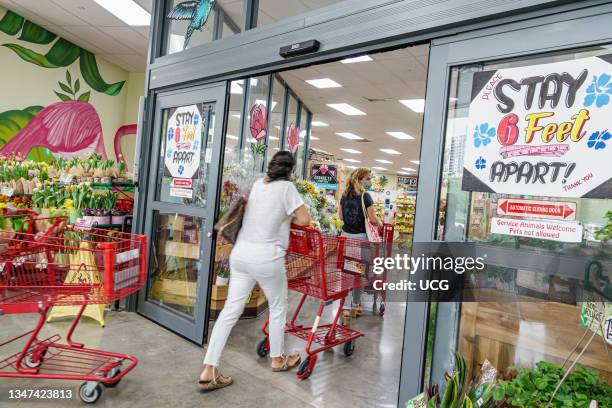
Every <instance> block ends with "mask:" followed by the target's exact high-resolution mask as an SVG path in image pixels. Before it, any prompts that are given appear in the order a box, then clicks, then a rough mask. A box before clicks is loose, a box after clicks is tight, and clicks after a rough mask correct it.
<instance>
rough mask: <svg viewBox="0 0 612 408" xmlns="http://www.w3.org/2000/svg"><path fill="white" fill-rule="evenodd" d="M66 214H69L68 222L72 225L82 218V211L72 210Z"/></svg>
mask: <svg viewBox="0 0 612 408" xmlns="http://www.w3.org/2000/svg"><path fill="white" fill-rule="evenodd" d="M66 212H67V213H68V222H69V223H70V224H74V223H75V222H76V220H77V219H79V218H81V210H77V209H74V208H72V209H69V210H66Z"/></svg>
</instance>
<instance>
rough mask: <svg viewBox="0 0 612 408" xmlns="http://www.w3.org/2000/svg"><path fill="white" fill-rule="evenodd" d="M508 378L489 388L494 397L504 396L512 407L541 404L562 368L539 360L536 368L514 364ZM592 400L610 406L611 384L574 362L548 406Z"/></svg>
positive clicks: (562, 406)
mask: <svg viewBox="0 0 612 408" xmlns="http://www.w3.org/2000/svg"><path fill="white" fill-rule="evenodd" d="M513 370H514V371H515V372H514V373H513V374H515V375H516V376H515V377H514V378H513V379H512V380H511V381H504V380H500V381H499V387H498V388H496V389H495V390H494V392H493V397H494V398H495V400H497V401H502V400H505V401H506V402H507V403H508V404H511V405H512V406H515V407H530V408H531V407H545V406H546V405H547V404H548V401H549V400H550V397H551V396H552V394H553V392H554V390H555V388H556V387H557V384H558V383H559V381H560V380H561V378H563V376H564V375H565V370H564V369H563V368H561V367H560V366H558V365H556V364H554V363H551V362H549V361H539V362H538V363H537V364H536V368H535V369H532V368H526V367H521V368H514V369H513ZM592 400H595V401H597V402H598V403H599V406H600V407H610V406H612V387H611V386H610V385H608V384H607V383H605V382H604V381H602V380H601V379H600V378H599V375H598V374H597V373H596V372H593V371H590V370H588V369H586V368H585V367H583V366H580V365H578V366H577V369H576V370H575V371H573V372H572V373H570V374H569V375H568V376H567V378H566V380H565V381H564V382H563V384H562V385H561V387H560V388H559V391H558V393H557V394H556V395H555V397H554V399H553V400H552V402H551V404H550V407H553V408H557V407H558V408H572V407H576V408H578V407H585V408H586V407H588V406H589V403H590V402H591V401H592Z"/></svg>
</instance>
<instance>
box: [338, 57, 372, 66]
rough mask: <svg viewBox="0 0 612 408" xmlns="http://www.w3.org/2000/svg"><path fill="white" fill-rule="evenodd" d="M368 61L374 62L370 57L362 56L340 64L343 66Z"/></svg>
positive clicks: (346, 59) (347, 59) (344, 60)
mask: <svg viewBox="0 0 612 408" xmlns="http://www.w3.org/2000/svg"><path fill="white" fill-rule="evenodd" d="M366 61H372V58H371V57H370V56H369V55H362V56H360V57H353V58H345V59H343V60H342V61H340V62H341V63H343V64H354V63H355V62H366Z"/></svg>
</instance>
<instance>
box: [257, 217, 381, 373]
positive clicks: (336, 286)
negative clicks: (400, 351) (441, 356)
mask: <svg viewBox="0 0 612 408" xmlns="http://www.w3.org/2000/svg"><path fill="white" fill-rule="evenodd" d="M370 250H371V243H370V242H367V241H359V240H352V239H347V238H345V237H336V236H325V235H322V234H321V233H320V232H319V231H317V230H314V229H312V228H305V227H293V228H292V229H291V233H290V239H289V248H288V250H287V258H286V268H287V280H288V286H289V289H291V290H293V291H296V292H299V293H301V294H302V297H301V299H300V301H299V304H298V307H297V309H296V310H295V312H294V314H293V316H292V318H291V321H290V322H289V323H287V327H286V330H285V332H286V333H287V334H291V335H293V336H295V337H297V338H299V339H301V340H304V341H306V353H307V355H308V356H307V358H306V359H305V360H304V361H303V362H302V363H301V364H300V366H299V368H298V372H297V376H298V378H300V379H306V378H308V377H309V376H310V374H311V373H312V371H313V369H314V366H315V364H316V362H317V353H320V352H321V351H324V350H327V349H330V348H332V347H336V346H339V345H341V344H344V354H345V355H346V356H347V357H349V356H351V355H352V354H353V352H354V350H355V339H357V338H358V337H361V336H363V333H362V332H360V331H357V330H353V329H350V328H348V327H345V326H343V325H341V324H339V323H338V319H339V318H340V315H341V313H342V307H343V305H344V298H345V297H346V296H347V295H348V292H349V291H351V290H353V289H355V288H360V287H363V286H365V285H367V284H368V283H369V280H368V279H367V276H368V274H369V271H370V269H371V265H370V263H371V262H370V259H364V257H363V256H360V254H365V253H366V252H367V253H371V252H369V251H370ZM309 296H310V297H313V298H316V299H319V308H318V310H317V315H316V317H315V320H314V323H313V325H312V326H304V325H301V324H298V323H297V318H298V316H299V314H300V311H301V310H302V307H303V305H304V302H305V300H306V298H307V297H309ZM338 299H339V300H340V307H339V308H338V311H337V312H336V313H335V315H334V319H333V321H332V322H331V323H329V324H319V323H320V320H321V316H322V314H323V309H324V307H325V305H326V304H329V303H330V302H331V301H334V300H338ZM262 332H263V333H264V336H265V338H264V339H263V340H262V341H260V342H259V344H258V345H257V354H258V355H259V356H260V357H265V356H267V355H268V352H269V348H270V345H269V341H268V319H266V321H265V323H264V325H263V327H262ZM313 344H316V345H318V346H319V347H316V348H313Z"/></svg>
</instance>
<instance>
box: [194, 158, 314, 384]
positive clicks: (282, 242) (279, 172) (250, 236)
mask: <svg viewBox="0 0 612 408" xmlns="http://www.w3.org/2000/svg"><path fill="white" fill-rule="evenodd" d="M294 166H295V159H294V157H293V155H292V154H291V153H290V152H287V151H281V152H278V153H276V154H275V155H274V157H273V158H272V160H271V161H270V163H269V165H268V171H267V173H266V177H264V178H262V179H260V180H257V181H256V182H255V183H254V184H253V187H252V188H251V192H250V194H249V197H248V201H247V205H246V209H245V213H244V219H243V222H242V228H241V229H240V232H239V234H238V238H237V239H236V243H235V245H234V248H233V250H232V253H231V255H230V268H231V272H230V282H229V288H228V294H227V300H226V302H225V305H224V307H223V310H222V311H221V313H220V314H219V318H218V319H217V322H216V323H215V327H214V329H213V331H212V335H211V337H210V342H209V344H208V349H207V351H206V357H205V358H204V370H203V371H202V374H201V375H200V379H199V386H200V388H201V389H202V390H203V391H212V390H215V389H218V388H223V387H226V386H228V385H230V384H232V378H231V377H228V376H224V375H222V374H221V373H220V372H219V370H218V368H217V367H218V365H219V359H220V357H221V353H222V352H223V348H224V347H225V343H226V342H227V338H228V337H229V335H230V332H231V330H232V328H233V327H234V325H235V324H236V322H237V321H238V318H239V317H240V316H241V315H242V312H243V310H244V307H245V304H246V302H247V298H248V296H249V294H250V293H251V290H252V289H253V287H254V286H255V283H258V284H259V286H260V287H261V289H262V290H263V291H264V294H265V295H266V298H267V299H268V305H269V307H270V337H269V341H270V357H271V358H272V362H271V366H272V370H273V371H287V370H289V369H291V368H293V367H295V366H296V365H298V364H299V363H300V356H299V355H297V354H296V355H291V356H287V355H285V353H284V340H285V322H286V314H287V276H286V271H285V253H286V250H287V245H288V242H289V229H290V226H291V223H292V222H293V223H295V224H297V225H308V224H309V223H310V216H309V214H308V210H307V209H306V207H305V206H304V202H303V201H302V198H301V197H300V195H299V193H298V192H297V190H296V188H295V186H294V185H293V183H292V182H291V181H289V180H290V177H291V172H292V170H293V167H294Z"/></svg>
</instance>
